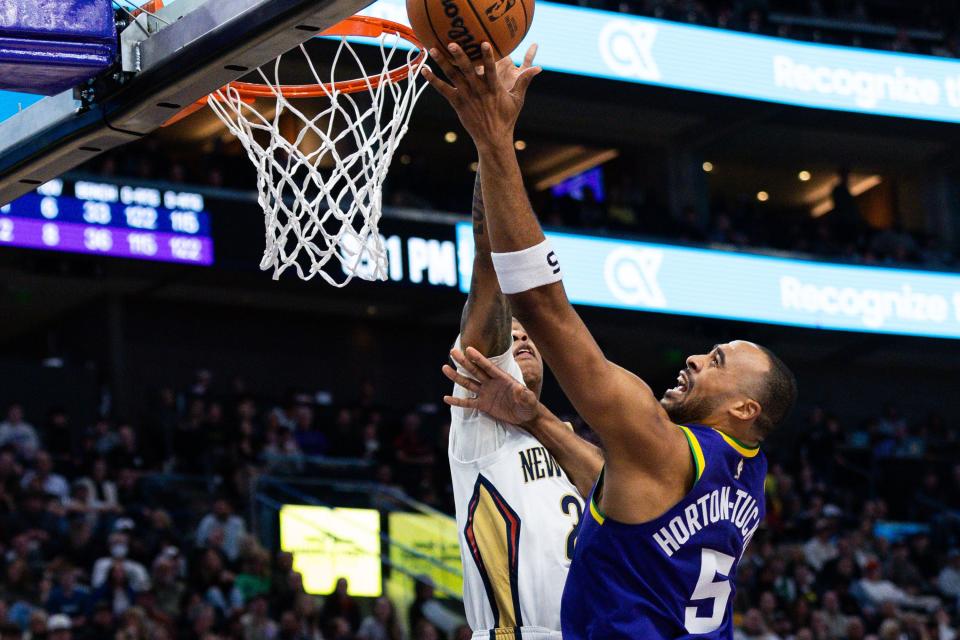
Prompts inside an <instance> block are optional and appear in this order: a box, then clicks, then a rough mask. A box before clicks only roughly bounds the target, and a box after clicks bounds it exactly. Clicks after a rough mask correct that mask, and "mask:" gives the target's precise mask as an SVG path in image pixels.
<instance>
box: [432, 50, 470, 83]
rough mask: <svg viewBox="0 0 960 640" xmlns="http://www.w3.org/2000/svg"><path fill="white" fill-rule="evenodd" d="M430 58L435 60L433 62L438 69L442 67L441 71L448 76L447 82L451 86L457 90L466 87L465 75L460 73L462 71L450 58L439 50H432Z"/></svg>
mask: <svg viewBox="0 0 960 640" xmlns="http://www.w3.org/2000/svg"><path fill="white" fill-rule="evenodd" d="M430 57H431V58H433V61H434V62H435V63H436V64H437V66H438V67H440V70H441V71H443V75H445V76H447V80H448V81H449V82H450V84H452V85H453V86H454V87H455V88H457V89H460V88H462V87H465V86H466V84H467V80H466V78H464V77H463V74H462V73H460V69H458V68H457V67H456V66H455V65H454V64H453V61H452V60H451V59H450V56H448V55H446V54H444V53H443V52H442V51H440V50H439V49H430Z"/></svg>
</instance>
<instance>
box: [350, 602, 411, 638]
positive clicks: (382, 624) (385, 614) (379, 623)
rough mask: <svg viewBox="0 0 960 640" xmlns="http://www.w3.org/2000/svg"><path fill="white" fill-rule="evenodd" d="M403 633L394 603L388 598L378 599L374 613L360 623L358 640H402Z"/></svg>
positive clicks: (374, 605)
mask: <svg viewBox="0 0 960 640" xmlns="http://www.w3.org/2000/svg"><path fill="white" fill-rule="evenodd" d="M402 638H403V633H402V631H401V629H400V623H399V621H398V620H397V613H396V611H395V610H394V608H393V603H391V602H390V600H388V599H387V598H382V597H381V598H377V599H376V601H375V602H374V603H373V612H372V613H371V614H370V615H368V616H367V617H366V618H364V619H363V622H361V623H360V630H359V631H358V632H357V640H402Z"/></svg>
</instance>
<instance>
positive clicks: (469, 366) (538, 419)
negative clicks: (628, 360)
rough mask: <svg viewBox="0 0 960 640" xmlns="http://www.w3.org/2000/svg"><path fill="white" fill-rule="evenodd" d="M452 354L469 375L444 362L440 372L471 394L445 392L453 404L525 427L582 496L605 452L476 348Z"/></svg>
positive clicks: (599, 465) (598, 469)
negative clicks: (461, 394)
mask: <svg viewBox="0 0 960 640" xmlns="http://www.w3.org/2000/svg"><path fill="white" fill-rule="evenodd" d="M450 356H451V357H452V358H453V360H454V361H455V362H456V363H457V365H458V366H459V367H460V368H461V369H462V370H463V371H465V372H466V373H467V374H468V375H469V376H470V377H467V376H466V375H463V374H461V373H458V372H457V370H456V369H454V368H453V367H451V366H450V365H444V367H443V373H444V375H445V376H447V377H448V378H449V379H450V380H451V381H453V382H454V383H456V384H458V385H460V386H462V387H464V388H465V389H466V390H467V391H469V392H471V393H472V394H474V397H472V398H458V397H454V396H445V397H444V399H443V400H444V402H446V403H447V404H449V405H450V406H453V407H462V408H465V409H476V410H479V411H483V412H484V413H487V414H489V415H491V416H493V417H494V418H496V419H497V420H502V421H504V422H509V423H511V424H515V425H517V426H519V427H522V428H523V429H526V430H527V431H529V432H530V433H531V434H532V435H533V436H534V437H535V438H536V439H537V440H539V441H540V442H541V443H542V444H543V446H545V447H546V448H547V450H548V451H549V452H550V455H552V456H553V457H554V458H556V460H557V462H559V463H560V467H561V468H562V469H563V471H564V473H566V474H567V477H568V478H570V482H572V483H573V485H574V486H575V487H576V488H577V491H578V492H579V493H580V495H581V496H583V497H584V499H586V498H588V497H589V496H590V491H591V490H592V489H593V484H594V482H596V480H597V476H599V475H600V469H602V468H603V452H602V451H601V450H600V449H599V448H597V447H596V446H594V445H593V444H591V443H589V442H587V441H586V440H584V439H583V438H581V437H580V436H578V435H577V434H576V433H574V432H573V429H571V428H570V426H569V425H567V424H566V423H565V422H563V421H562V420H560V418H558V417H557V416H555V415H554V414H553V412H552V411H550V410H549V409H548V408H547V407H546V406H544V404H543V403H541V402H540V401H539V400H537V396H536V394H535V393H534V392H533V391H531V390H530V389H528V388H527V387H526V386H524V385H522V384H520V383H519V382H518V381H517V380H515V379H514V378H513V377H512V376H510V375H509V374H507V373H506V372H504V371H502V370H501V369H500V368H498V367H497V366H496V365H495V364H493V363H492V362H491V361H490V360H488V359H486V358H485V357H483V355H482V354H481V353H480V352H479V351H477V350H476V349H472V348H471V349H467V350H466V352H463V351H460V350H459V349H454V350H453V351H451V352H450Z"/></svg>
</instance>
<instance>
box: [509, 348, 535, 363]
mask: <svg viewBox="0 0 960 640" xmlns="http://www.w3.org/2000/svg"><path fill="white" fill-rule="evenodd" d="M523 358H531V359H533V360H536V359H537V357H536V356H535V355H533V349H531V348H530V347H520V348H519V349H517V350H516V351H515V352H514V354H513V359H514V360H521V359H523Z"/></svg>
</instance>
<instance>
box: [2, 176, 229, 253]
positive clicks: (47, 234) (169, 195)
mask: <svg viewBox="0 0 960 640" xmlns="http://www.w3.org/2000/svg"><path fill="white" fill-rule="evenodd" d="M4 245H6V246H12V247H24V248H28V249H46V250H50V251H67V252H74V253H89V254H100V255H107V256H117V257H122V258H132V259H137V260H154V261H158V262H173V263H182V264H194V265H203V266H209V265H212V264H213V238H212V237H211V231H210V214H209V213H208V212H206V211H205V210H204V199H203V195H201V194H199V193H193V192H187V191H176V190H170V189H166V190H164V189H157V188H153V187H142V186H129V185H122V184H113V183H106V182H93V181H84V180H78V181H76V182H65V181H63V180H60V179H57V180H51V181H50V182H48V183H46V184H44V185H42V186H40V187H39V188H38V189H37V190H36V191H35V192H33V193H29V194H27V195H24V196H22V197H20V198H18V199H17V200H14V201H13V202H11V203H10V204H8V205H5V206H3V207H0V247H2V246H4Z"/></svg>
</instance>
